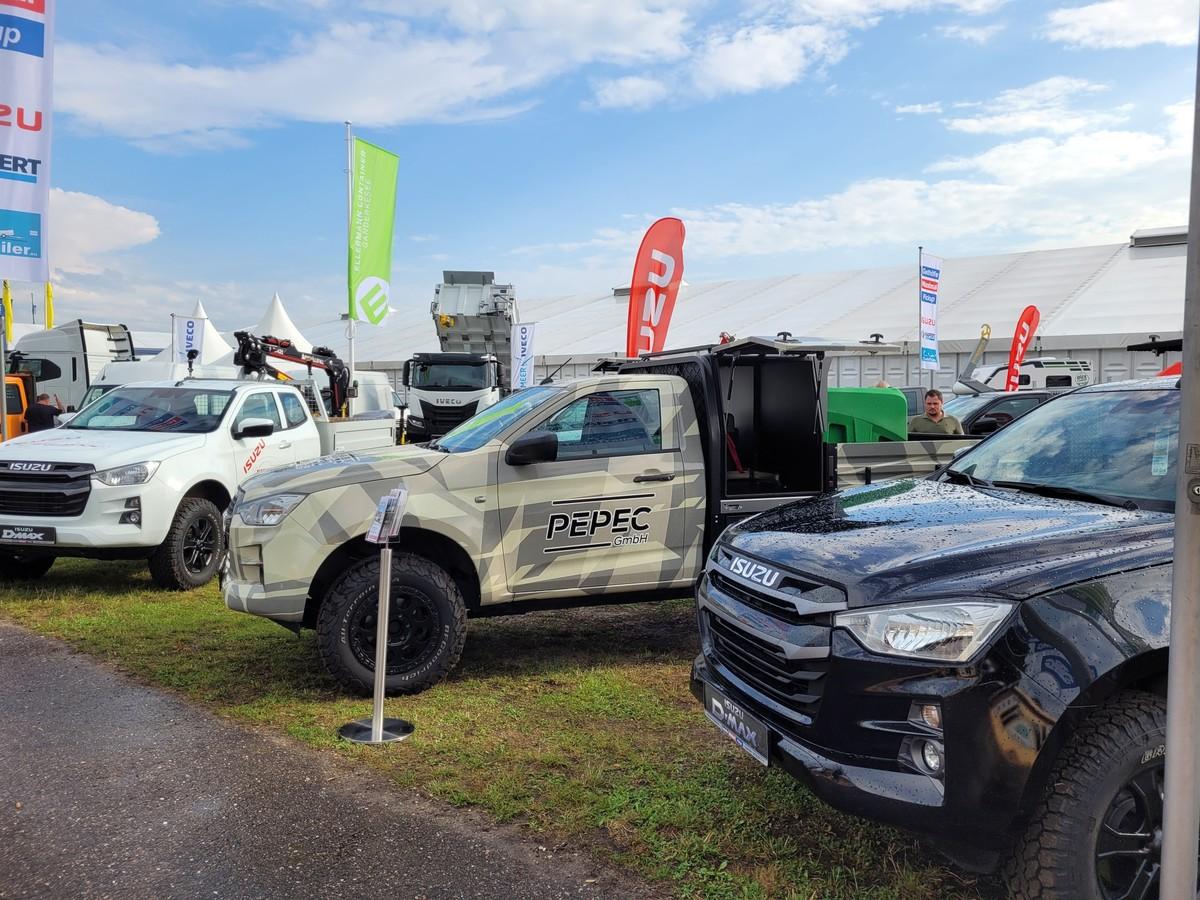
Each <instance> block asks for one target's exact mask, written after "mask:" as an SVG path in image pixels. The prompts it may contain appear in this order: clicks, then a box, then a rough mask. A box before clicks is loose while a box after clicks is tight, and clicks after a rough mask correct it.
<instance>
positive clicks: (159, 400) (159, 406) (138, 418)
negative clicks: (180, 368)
mask: <svg viewBox="0 0 1200 900" xmlns="http://www.w3.org/2000/svg"><path fill="white" fill-rule="evenodd" d="M232 398H233V392H232V391H209V390H202V389H197V388H174V387H165V388H162V387H160V388H154V387H144V388H139V387H127V388H117V389H116V390H114V391H111V392H109V393H107V394H105V395H104V396H103V397H101V398H99V399H98V400H96V401H95V402H94V403H92V404H91V405H90V406H88V407H87V409H85V410H83V412H81V413H80V414H79V415H77V416H76V417H75V418H74V419H72V420H71V421H70V422H69V423H68V424H67V425H66V426H65V427H67V428H73V429H88V430H92V431H168V432H179V433H193V434H194V433H202V432H206V431H214V430H216V428H217V426H218V425H220V424H221V419H222V418H223V417H224V415H225V411H226V410H227V409H228V408H229V402H230V400H232Z"/></svg>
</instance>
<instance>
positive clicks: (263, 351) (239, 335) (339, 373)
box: [233, 331, 350, 416]
mask: <svg viewBox="0 0 1200 900" xmlns="http://www.w3.org/2000/svg"><path fill="white" fill-rule="evenodd" d="M233 336H234V338H235V339H236V340H237V350H236V351H235V352H234V355H233V362H234V365H238V366H241V367H242V371H243V372H245V373H246V374H247V375H254V374H257V375H266V376H269V377H271V378H274V379H276V380H278V381H292V380H294V379H293V378H292V376H290V375H288V374H287V373H286V372H283V371H281V370H280V369H278V368H276V367H275V366H273V365H271V364H270V363H269V362H267V360H268V359H278V360H283V361H284V362H290V363H296V364H298V365H302V366H306V367H307V368H308V375H309V377H310V378H311V377H312V370H313V369H321V370H322V371H324V372H325V374H327V375H328V376H329V411H330V415H333V416H344V415H345V414H346V404H347V401H348V400H349V397H350V369H349V368H348V367H347V366H346V364H345V363H344V362H343V361H342V360H341V359H339V358H338V357H337V356H336V355H335V354H334V352H333V351H332V350H330V349H329V348H328V347H313V348H312V352H305V351H304V350H301V349H300V348H299V347H297V346H296V345H295V344H293V343H292V342H291V341H289V340H287V339H286V338H277V337H271V336H270V335H264V336H263V337H259V336H258V335H254V334H250V332H248V331H235V332H234V333H233ZM322 393H324V391H322Z"/></svg>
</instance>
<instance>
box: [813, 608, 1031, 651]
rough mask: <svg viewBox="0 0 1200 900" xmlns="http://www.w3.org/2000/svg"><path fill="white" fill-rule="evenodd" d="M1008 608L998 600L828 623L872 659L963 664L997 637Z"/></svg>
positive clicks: (841, 617)
mask: <svg viewBox="0 0 1200 900" xmlns="http://www.w3.org/2000/svg"><path fill="white" fill-rule="evenodd" d="M1013 606H1014V604H1012V603H1008V602H1005V601H1003V600H961V601H948V602H947V601H939V602H937V603H909V604H906V605H904V606H889V607H879V608H876V609H856V610H852V611H849V612H842V613H838V614H837V615H836V616H834V619H833V623H834V625H836V626H837V627H838V628H845V629H846V630H847V631H849V632H850V633H851V634H852V635H854V637H855V638H856V639H857V640H858V642H859V643H860V644H862V645H863V646H864V647H866V648H867V649H868V650H870V651H871V652H872V653H882V654H885V655H887V656H903V657H906V658H908V659H927V660H932V661H934V662H948V663H965V662H967V661H968V660H970V658H971V657H972V656H974V655H975V652H976V651H977V650H978V649H979V648H980V647H982V646H983V645H984V644H985V643H987V640H988V638H990V637H991V636H992V635H993V634H995V633H996V629H998V628H999V627H1000V626H1001V624H1003V622H1004V620H1005V619H1007V618H1008V615H1009V613H1011V612H1012V611H1013Z"/></svg>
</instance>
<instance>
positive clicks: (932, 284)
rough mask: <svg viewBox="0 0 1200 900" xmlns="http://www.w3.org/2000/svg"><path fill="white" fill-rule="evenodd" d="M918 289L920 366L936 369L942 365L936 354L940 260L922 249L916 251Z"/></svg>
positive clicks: (940, 276) (940, 273)
mask: <svg viewBox="0 0 1200 900" xmlns="http://www.w3.org/2000/svg"><path fill="white" fill-rule="evenodd" d="M917 260H918V267H919V269H920V274H919V288H918V291H919V293H920V297H921V368H922V369H930V370H932V371H937V370H938V369H940V368H941V367H942V360H941V357H940V356H939V354H938V328H937V302H938V289H939V288H940V287H941V283H942V260H941V259H939V258H938V257H936V256H930V255H929V254H928V253H926V252H925V251H924V250H919V251H918V253H917Z"/></svg>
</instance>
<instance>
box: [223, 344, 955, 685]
mask: <svg viewBox="0 0 1200 900" xmlns="http://www.w3.org/2000/svg"><path fill="white" fill-rule="evenodd" d="M846 349H857V348H853V347H852V346H851V347H850V348H847V347H846V346H844V345H827V344H813V343H801V342H795V341H774V340H764V339H758V338H750V339H746V340H742V341H737V342H735V343H732V344H728V345H724V346H721V347H716V348H699V349H695V350H687V351H674V352H670V353H664V354H656V355H651V356H647V357H643V358H642V359H639V360H636V361H633V362H629V363H625V364H623V365H622V366H621V367H620V369H619V371H616V372H611V373H603V374H598V375H595V376H592V377H588V378H583V379H578V380H572V381H566V382H563V383H561V384H550V385H541V386H538V387H532V388H527V389H526V390H523V391H520V392H518V393H516V394H512V395H510V396H509V397H507V398H505V399H504V400H502V401H501V402H499V403H497V404H496V405H494V406H492V407H489V408H488V409H486V410H484V411H483V412H481V413H479V414H478V415H476V416H475V417H474V418H472V419H470V420H468V421H467V422H465V423H463V424H462V425H460V426H459V427H458V428H456V429H454V430H453V431H452V432H450V433H449V434H447V435H446V436H445V437H443V438H441V439H440V440H438V441H435V442H433V443H431V444H428V445H414V446H404V447H395V448H389V449H386V450H380V451H372V452H369V453H353V454H340V455H335V456H329V457H324V458H322V459H320V460H315V461H312V462H308V463H301V464H298V465H293V466H287V467H284V468H280V469H275V470H273V471H271V472H266V473H263V474H261V475H259V476H256V477H255V478H253V479H251V480H249V481H247V482H246V484H245V485H244V486H243V488H242V489H241V490H240V491H239V492H238V495H237V497H236V498H235V501H234V503H233V504H231V507H230V512H229V514H228V516H227V520H226V528H227V530H228V535H227V546H228V548H229V557H228V560H227V565H226V568H225V571H224V573H223V576H222V581H223V588H224V594H225V601H226V603H227V605H228V606H229V607H230V608H231V609H234V610H239V611H242V612H248V613H253V614H255V615H260V616H266V617H267V618H270V619H272V620H274V621H276V622H278V623H280V624H282V625H285V626H287V627H289V628H292V629H294V630H298V629H300V628H315V629H316V631H317V635H318V642H319V645H320V652H321V656H322V658H323V660H324V662H325V665H326V667H327V668H328V669H329V671H330V673H331V674H332V675H333V677H334V678H336V679H337V680H338V681H339V682H340V683H341V684H342V685H343V686H345V687H347V688H349V689H351V690H355V691H360V692H367V691H369V690H370V687H371V683H372V680H373V676H374V660H375V640H376V638H375V635H376V624H375V616H376V611H377V591H378V583H379V560H378V553H377V552H375V550H374V548H373V547H372V546H371V545H369V544H368V543H367V542H366V541H365V535H366V532H367V530H368V528H369V526H370V523H371V519H372V516H373V514H374V512H375V508H376V505H377V503H378V500H379V498H380V497H381V496H382V495H384V494H386V493H387V492H388V491H389V490H390V489H391V488H392V487H393V486H395V485H396V484H397V483H399V482H403V483H404V484H405V485H406V486H407V488H408V491H409V501H408V509H407V514H406V516H405V519H404V528H403V529H402V531H401V535H400V546H399V548H398V550H397V552H396V553H395V554H394V557H393V570H392V576H391V577H392V605H391V622H390V631H389V635H390V637H389V650H388V660H389V662H388V675H387V688H388V690H389V692H393V693H412V692H416V691H420V690H423V689H425V688H427V687H429V686H430V685H432V684H434V683H435V682H437V681H438V680H440V679H441V678H443V677H444V676H445V675H446V673H447V672H449V671H450V670H451V669H452V668H453V667H454V665H455V664H456V663H457V661H458V658H459V655H460V653H461V652H462V647H463V642H464V640H465V637H466V622H467V618H468V616H476V615H494V614H497V613H511V612H523V611H527V610H532V609H545V608H547V607H564V606H578V605H586V604H589V603H597V602H602V603H614V602H628V601H633V600H653V599H662V598H666V597H671V596H685V595H687V594H689V593H690V592H691V590H692V588H693V586H694V584H695V582H696V579H697V577H698V576H699V575H700V573H701V571H702V570H703V566H704V560H705V556H706V554H707V552H708V550H709V549H710V547H711V546H712V544H713V542H714V541H715V540H716V538H717V536H718V535H719V534H720V532H721V530H722V529H723V528H724V526H725V525H726V524H727V523H729V522H731V521H735V520H737V519H740V518H742V517H744V516H747V515H750V514H752V513H755V512H759V511H761V510H765V509H769V508H772V507H774V506H777V505H779V504H781V503H784V502H787V501H789V500H795V499H799V498H803V497H808V496H812V495H814V494H817V493H821V492H822V491H826V490H830V489H832V488H834V487H836V486H837V484H838V482H839V480H840V481H841V483H843V484H845V483H847V482H851V483H854V482H858V481H864V480H865V481H869V480H871V479H872V478H875V479H879V478H883V477H890V476H893V475H902V474H908V475H913V474H917V475H920V474H927V473H930V472H932V471H933V470H934V469H935V468H937V467H938V466H939V465H941V464H942V463H944V462H947V461H949V460H950V458H951V457H952V455H953V451H954V450H955V449H956V448H957V447H959V446H961V444H960V443H959V442H954V441H915V442H890V443H880V444H841V445H837V446H836V447H835V446H834V445H831V444H828V443H827V442H826V440H825V423H826V422H827V421H828V420H827V409H826V404H827V396H828V395H827V391H826V390H825V381H826V377H825V376H826V369H827V366H828V365H829V358H828V354H829V353H830V352H833V351H836V350H843V351H844V350H846ZM896 402H897V403H898V404H900V405H901V406H903V404H904V400H903V397H902V396H901V395H900V394H899V393H896ZM856 448H858V449H860V450H861V453H862V455H861V457H860V456H859V455H857V454H856V452H855V451H856ZM746 574H747V577H749V578H751V579H752V580H753V578H754V577H755V574H754V573H752V572H750V573H746Z"/></svg>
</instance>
